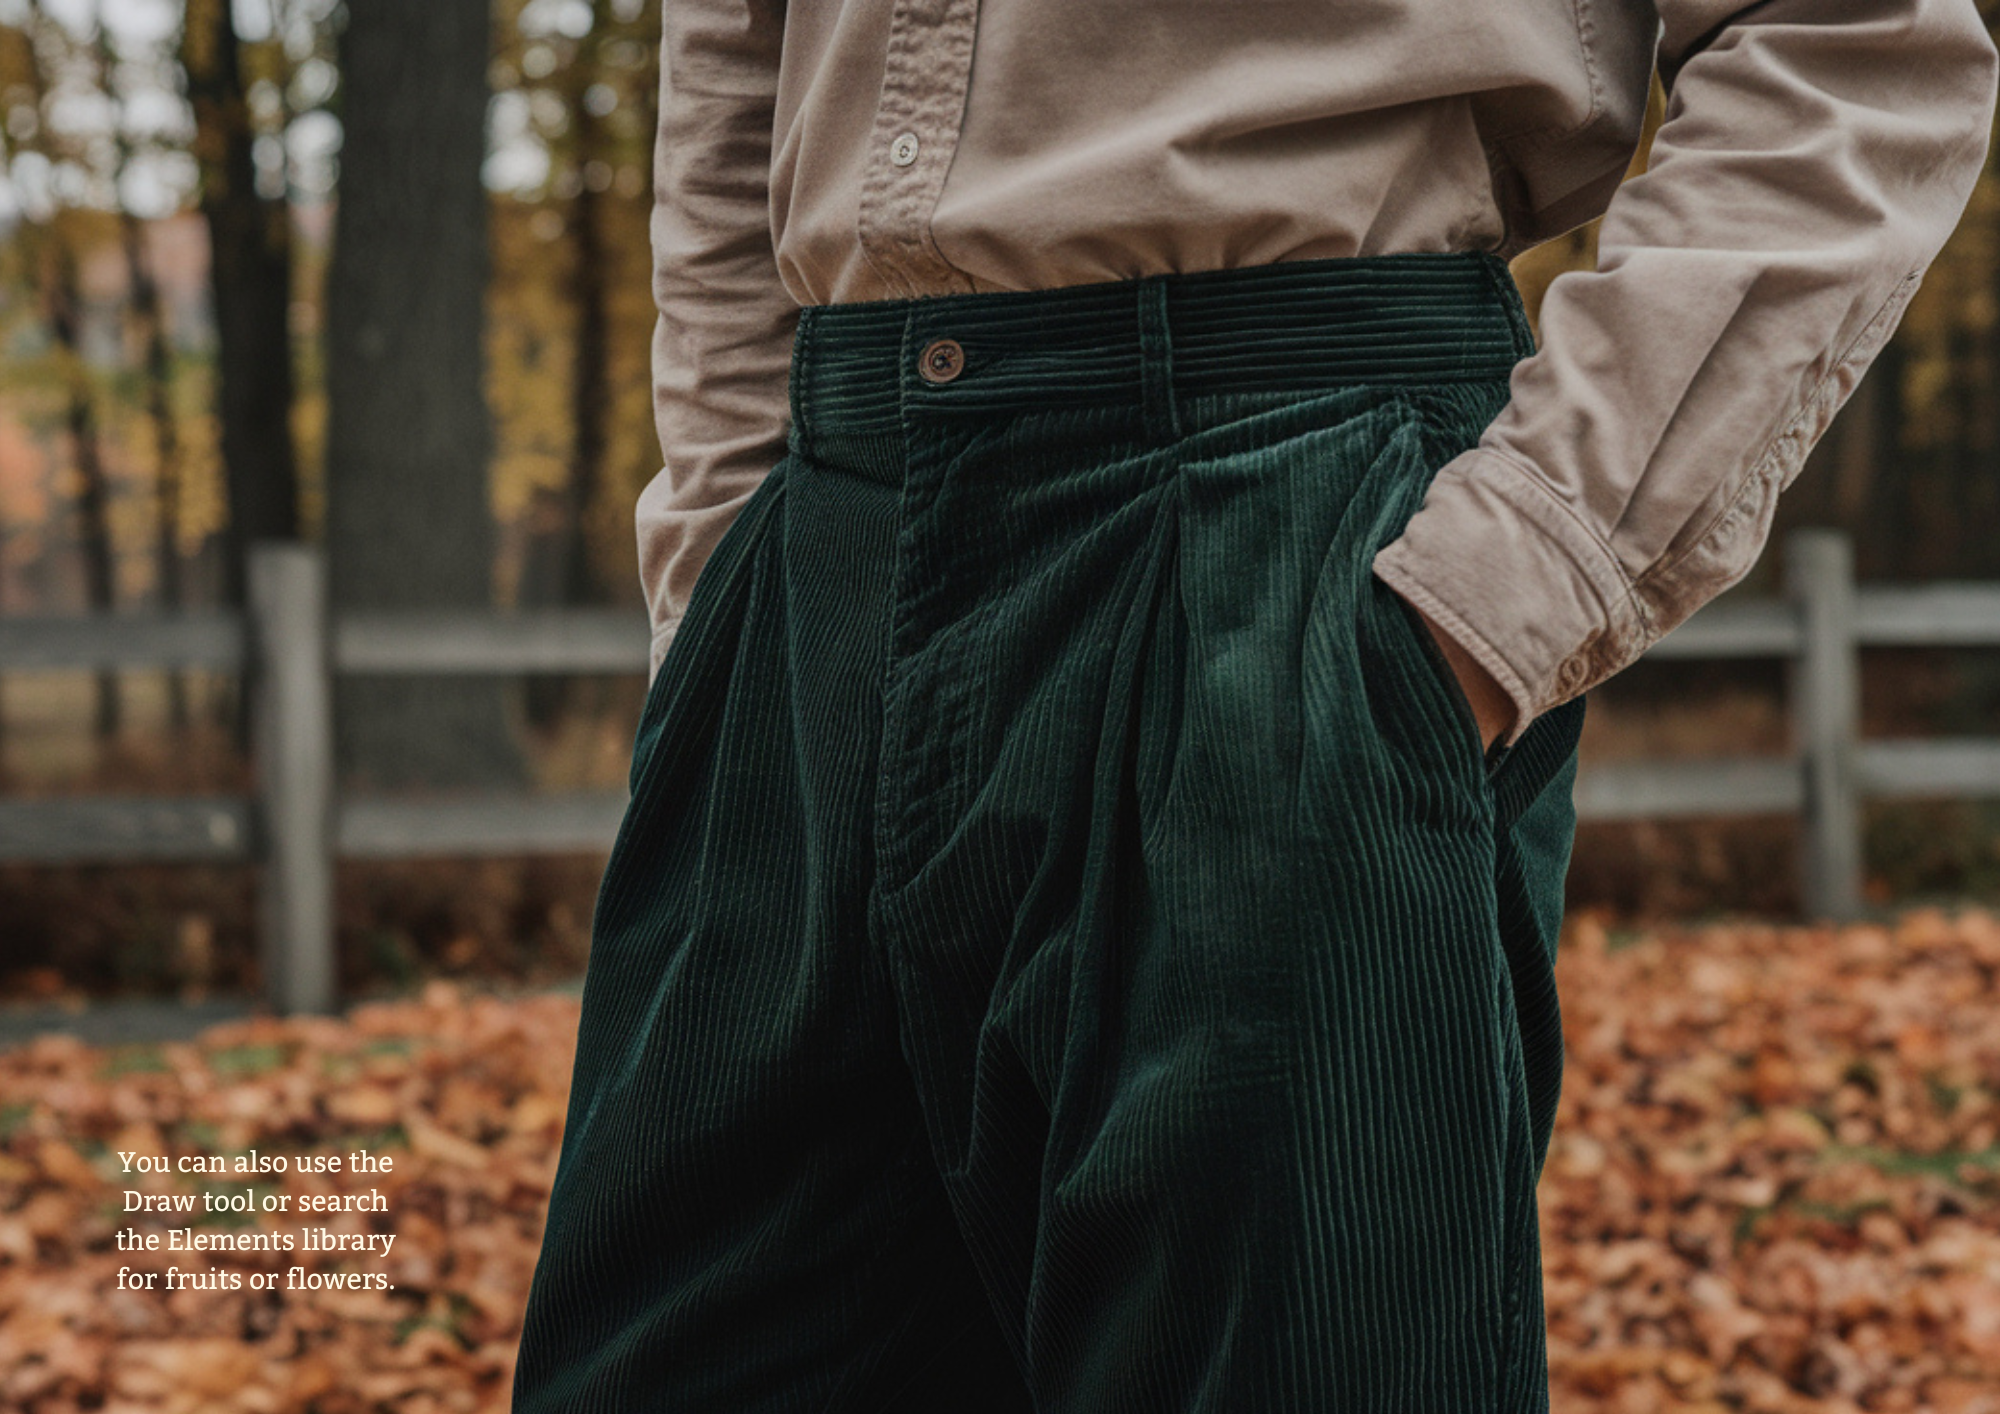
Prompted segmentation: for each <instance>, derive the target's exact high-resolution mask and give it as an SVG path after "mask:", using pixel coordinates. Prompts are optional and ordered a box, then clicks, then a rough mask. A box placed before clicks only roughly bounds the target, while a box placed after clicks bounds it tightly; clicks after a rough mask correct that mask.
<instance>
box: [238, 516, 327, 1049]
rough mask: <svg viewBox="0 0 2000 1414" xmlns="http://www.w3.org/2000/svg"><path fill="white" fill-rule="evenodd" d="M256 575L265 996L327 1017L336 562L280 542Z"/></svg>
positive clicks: (256, 565)
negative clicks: (330, 636)
mask: <svg viewBox="0 0 2000 1414" xmlns="http://www.w3.org/2000/svg"><path fill="white" fill-rule="evenodd" d="M249 569H250V582H249V589H250V621H251V638H250V655H251V656H250V668H251V673H252V676H253V679H254V681H255V683H256V698H255V708H254V714H253V718H252V722H253V728H254V730H253V737H254V749H255V752H256V772H257V802H258V806H259V811H258V815H259V824H260V840H259V844H260V850H261V858H262V860H263V871H262V872H263V877H262V880H261V882H260V887H259V891H260V897H259V900H258V904H259V914H260V917H259V922H260V924H261V927H260V930H259V949H260V956H261V960H262V964H263V969H264V990H265V996H266V998H267V999H268V1000H269V1001H270V1003H271V1005H272V1006H273V1007H275V1008H276V1009H277V1010H278V1011H280V1012H326V1011H331V1010H332V1009H333V1006H334V1000H335V998H334V990H335V987H334V981H335V976H334V959H333V684H332V676H331V669H330V666H329V656H328V648H327V624H326V563H325V560H324V559H323V558H322V556H321V555H320V553H319V552H318V551H317V550H314V549H311V548H309V547H307V546H303V545H292V544H284V543H271V544H262V545H256V546H253V547H252V548H251V551H250V566H249Z"/></svg>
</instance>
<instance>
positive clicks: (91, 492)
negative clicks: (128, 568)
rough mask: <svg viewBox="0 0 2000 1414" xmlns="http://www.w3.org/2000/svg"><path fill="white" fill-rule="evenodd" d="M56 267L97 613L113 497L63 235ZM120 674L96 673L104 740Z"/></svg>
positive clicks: (106, 583)
mask: <svg viewBox="0 0 2000 1414" xmlns="http://www.w3.org/2000/svg"><path fill="white" fill-rule="evenodd" d="M53 244H54V246H55V250H54V261H53V265H54V269H53V271H51V272H50V277H49V281H48V285H47V289H46V297H47V307H48V320H49V331H50V332H51V333H52V334H53V335H54V336H55V341H56V345H57V347H58V348H60V349H61V350H62V358H63V377H64V382H65V383H66V384H67V385H68V386H67V393H68V398H69V405H68V408H67V410H66V413H65V421H66V423H67V424H68V427H69V435H70V448H71V456H72V458H73V461H72V465H73V466H74V468H75V471H76V516H77V546H78V549H79V551H80V553H81V555H82V558H83V593H84V602H85V603H86V604H87V605H88V606H89V607H90V610H91V612H92V613H96V614H105V613H109V612H110V611H111V607H112V604H113V601H114V599H115V597H116V596H115V590H116V574H115V572H114V571H115V563H114V559H113V555H112V549H111V514H110V493H109V490H108V488H107V487H106V486H105V482H104V462H103V459H102V457H101V455H100V449H99V447H98V443H97V408H96V400H95V398H94V397H93V393H92V389H91V386H90V370H89V369H88V368H87V367H86V366H85V364H84V361H83V333H82V312H81V303H82V300H81V296H80V294H79V292H78V289H77V271H76V252H75V250H74V249H72V248H71V245H70V243H69V241H68V240H67V239H65V238H64V236H63V234H62V233H61V232H60V231H58V232H56V233H55V240H54V242H53ZM118 719H119V710H118V675H117V674H116V673H114V672H111V671H109V670H108V669H107V670H105V671H103V672H100V673H98V675H97V712H96V721H95V725H96V729H97V736H98V739H99V740H100V741H109V740H111V739H112V738H113V737H115V736H117V735H118Z"/></svg>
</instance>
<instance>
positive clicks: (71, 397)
mask: <svg viewBox="0 0 2000 1414" xmlns="http://www.w3.org/2000/svg"><path fill="white" fill-rule="evenodd" d="M25 11H26V19H27V22H26V24H25V25H24V26H23V27H22V29H21V30H20V31H19V32H18V35H17V37H16V45H17V50H16V53H15V55H14V56H13V62H12V63H10V65H9V68H10V69H12V70H13V71H14V73H15V74H16V75H17V77H18V80H19V82H20V83H21V86H22V88H23V89H24V90H25V94H26V97H27V100H28V105H29V108H30V110H31V111H32V112H33V113H34V114H35V119H34V121H33V122H31V123H24V124H22V125H20V126H21V135H17V134H16V132H15V124H13V123H8V124H7V125H6V127H5V136H4V137H0V142H4V143H6V144H7V147H6V155H7V158H8V166H9V168H10V169H12V168H13V167H14V166H15V165H16V161H17V158H18V156H19V155H20V154H23V153H26V154H30V155H32V156H34V157H35V158H37V159H38V160H39V161H40V163H41V164H43V165H44V166H45V167H46V168H49V169H53V168H54V167H55V166H56V164H57V163H58V162H60V161H62V160H64V159H65V158H68V157H71V156H72V154H68V153H65V152H64V151H62V144H61V141H60V139H59V137H58V135H57V132H56V130H55V129H54V127H53V126H52V125H51V124H50V123H49V121H48V117H47V112H48V107H49V91H50V87H51V85H50V79H49V71H50V67H51V64H52V62H58V61H68V60H74V59H75V57H76V55H75V52H74V47H73V46H72V45H71V44H70V41H69V37H68V32H67V31H66V30H64V29H63V27H62V26H60V25H58V24H56V23H54V22H53V21H52V20H51V19H50V18H49V16H48V15H47V14H46V13H45V12H44V10H43V8H42V5H41V0H28V3H27V5H26V6H25ZM53 189H54V184H53V183H52V184H51V190H52V192H53ZM89 219H90V213H88V212H86V211H79V210H74V209H69V207H68V206H67V205H66V204H57V205H54V206H52V208H51V210H50V211H49V213H48V216H47V219H45V220H42V221H36V220H33V219H24V220H23V221H22V223H21V230H20V231H19V233H18V234H17V236H16V239H17V240H19V241H21V242H22V243H23V245H24V246H25V248H26V254H27V264H28V268H29V270H30V271H31V272H32V275H33V278H34V279H35V280H36V283H37V285H38V290H39V301H40V306H41V314H42V321H43V324H44V326H45V327H46V328H47V330H48V332H49V334H50V336H51V338H52V339H53V341H54V355H55V363H56V369H57V376H58V379H59V381H60V383H61V385H62V389H63V404H64V412H63V424H64V426H65V428H66V430H67V432H68V434H69V444H70V467H71V471H72V474H73V477H74V480H73V482H72V485H73V487H74V493H75V507H76V517H77V546H78V551H79V555H80V558H81V561H82V568H83V590H84V603H85V605H86V606H87V607H88V608H89V609H90V610H91V611H92V612H94V613H106V612H109V611H110V609H111V607H112V605H113V603H114V601H115V599H116V565H115V562H114V557H113V550H112V542H111V517H110V492H109V488H108V487H107V485H106V481H105V475H104V458H103V449H102V446H101V444H100V442H99V437H98V421H99V420H98V413H97V388H96V382H95V379H94V378H93V377H92V375H91V370H90V365H89V363H88V361H87V360H86V359H85V358H84V354H83V314H82V303H83V300H82V292H81V288H80V284H79V277H78V270H77V266H78V259H79V249H78V248H79V245H80V244H81V242H82V232H81V227H82V226H83V225H84V224H86V223H87V222H88V221H89ZM120 716H121V712H120V706H119V693H118V675H117V674H116V673H114V672H111V671H108V670H107V671H103V672H100V673H98V674H97V683H96V708H95V711H94V714H93V719H92V725H93V728H94V730H95V732H96V734H97V737H98V739H99V740H100V741H107V740H109V739H111V738H112V737H114V736H116V735H117V734H118V724H119V718H120Z"/></svg>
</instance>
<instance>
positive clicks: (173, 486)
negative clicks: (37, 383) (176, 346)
mask: <svg viewBox="0 0 2000 1414" xmlns="http://www.w3.org/2000/svg"><path fill="white" fill-rule="evenodd" d="M121 224H122V225H123V228H124V229H123V235H124V241H125V266H126V270H127V272H128V278H129V279H130V281H131V286H132V312H133V314H134V315H135V316H136V317H137V319H138V322H139V336H140V338H141V339H142V340H144V342H145V346H146V354H145V357H146V416H147V419H148V420H149V421H150V422H151V423H152V424H153V453H154V459H155V463H156V464H155V468H154V474H153V506H154V515H153V565H154V574H155V576H156V579H157V581H158V595H157V598H158V602H159V606H160V608H161V609H163V610H165V611H166V612H168V613H173V612H175V611H176V610H178V609H179V608H181V606H182V605H183V604H184V603H185V602H186V596H185V594H184V593H183V592H182V583H181V547H180V501H181V451H180V433H179V430H178V429H177V428H176V427H175V426H174V406H173V396H172V390H173V369H172V366H171V361H170V360H169V358H168V354H167V322H166V317H165V316H164V315H163V314H162V312H161V310H160V287H159V285H158V284H157V283H156V282H155V281H154V279H153V272H152V271H151V269H149V268H148V267H147V265H146V249H145V229H144V227H143V226H142V225H141V223H140V221H139V218H138V217H137V216H134V215H133V214H132V213H131V212H130V211H127V212H125V213H124V215H123V217H122V223H121ZM167 721H168V724H169V726H171V727H172V729H173V730H174V731H175V732H185V731H186V730H187V726H188V700H187V674H186V673H184V672H182V671H180V670H179V669H178V668H171V669H169V670H168V671H167Z"/></svg>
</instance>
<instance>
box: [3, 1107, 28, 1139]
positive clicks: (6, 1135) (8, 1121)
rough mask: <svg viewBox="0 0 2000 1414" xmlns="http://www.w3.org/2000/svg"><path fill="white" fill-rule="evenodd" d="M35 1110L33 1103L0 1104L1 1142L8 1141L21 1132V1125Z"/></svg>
mask: <svg viewBox="0 0 2000 1414" xmlns="http://www.w3.org/2000/svg"><path fill="white" fill-rule="evenodd" d="M34 1112H35V1107H34V1106H33V1105H0V1144H5V1143H7V1142H8V1141H9V1140H10V1139H12V1138H13V1137H14V1136H15V1135H16V1134H18V1133H20V1131H21V1126H22V1125H24V1124H26V1123H27V1122H28V1116H29V1115H31V1114H33V1113H34Z"/></svg>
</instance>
